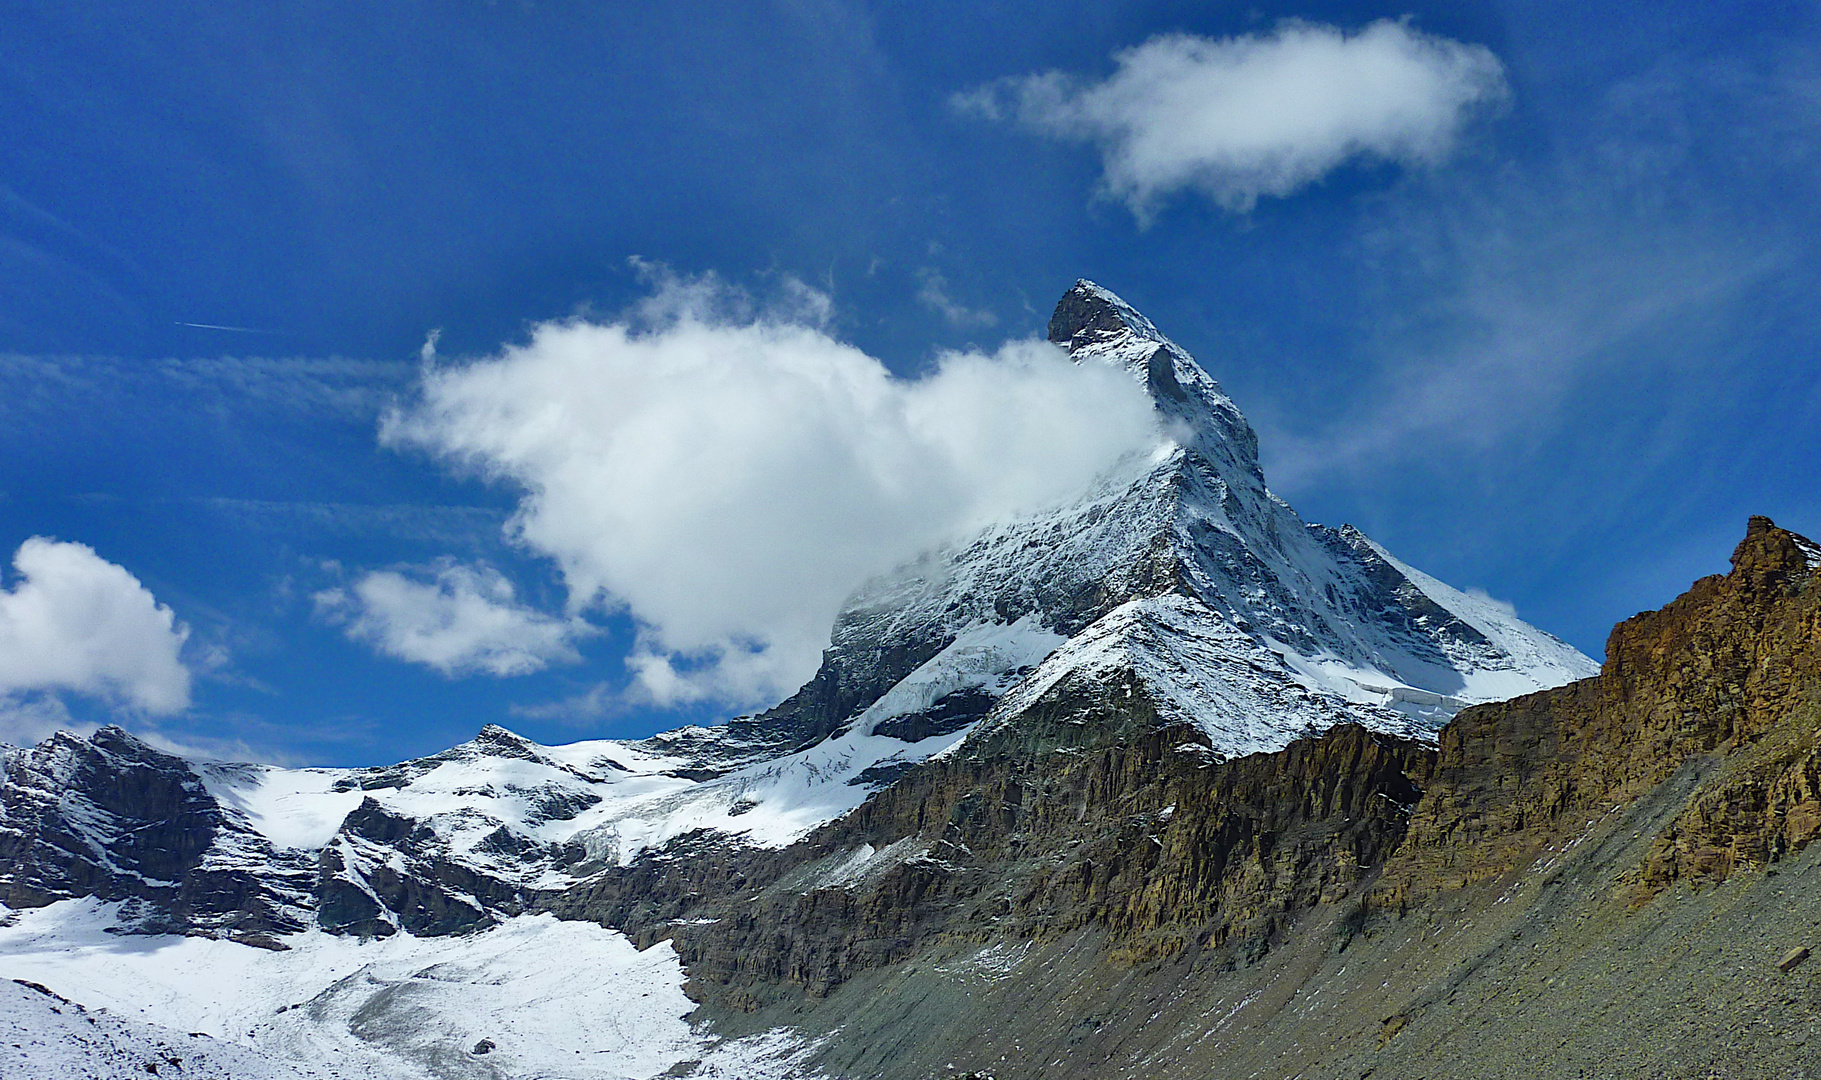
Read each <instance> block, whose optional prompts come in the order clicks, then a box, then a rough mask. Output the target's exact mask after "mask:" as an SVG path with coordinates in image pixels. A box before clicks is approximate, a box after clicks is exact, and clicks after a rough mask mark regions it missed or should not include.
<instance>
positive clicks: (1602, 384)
mask: <svg viewBox="0 0 1821 1080" xmlns="http://www.w3.org/2000/svg"><path fill="white" fill-rule="evenodd" d="M1812 90H1813V84H1812V83H1811V82H1810V81H1809V80H1808V79H1806V78H1791V77H1789V73H1787V72H1785V73H1781V74H1776V75H1766V74H1764V73H1757V74H1754V75H1751V76H1749V77H1748V76H1746V75H1745V74H1744V73H1742V72H1740V71H1738V70H1736V69H1733V68H1717V67H1712V66H1708V67H1686V66H1677V65H1670V64H1666V65H1665V66H1664V67H1663V68H1661V69H1659V70H1657V71H1654V72H1652V73H1650V74H1649V75H1648V76H1645V77H1642V78H1639V79H1634V80H1631V81H1628V82H1626V83H1624V84H1621V85H1619V86H1616V87H1614V88H1613V89H1612V90H1611V91H1610V92H1609V94H1608V95H1607V96H1606V98H1605V99H1604V100H1603V101H1602V102H1600V103H1598V104H1597V106H1596V107H1595V108H1594V109H1593V110H1592V111H1593V113H1594V115H1593V116H1592V117H1591V118H1590V122H1589V123H1587V124H1586V125H1585V128H1584V129H1583V130H1584V131H1585V132H1586V134H1585V135H1584V136H1583V137H1582V138H1580V139H1578V140H1576V141H1575V142H1572V143H1570V144H1568V145H1566V146H1564V147H1563V148H1562V149H1561V151H1560V153H1559V155H1558V156H1556V157H1554V158H1553V159H1551V160H1548V161H1546V162H1536V163H1526V164H1522V165H1520V164H1517V163H1507V164H1506V165H1504V166H1502V167H1500V168H1498V169H1497V170H1496V171H1493V172H1491V173H1490V174H1488V173H1484V172H1482V173H1478V174H1476V175H1473V176H1462V177H1458V178H1450V179H1446V180H1444V179H1441V178H1436V179H1434V180H1433V181H1432V182H1431V183H1429V184H1425V185H1421V186H1418V187H1413V188H1410V189H1407V190H1404V191H1400V192H1397V193H1394V194H1391V195H1388V196H1386V197H1385V198H1384V199H1383V200H1382V202H1381V203H1380V204H1379V205H1377V206H1376V207H1375V208H1374V209H1375V214H1374V215H1373V217H1372V219H1371V224H1370V226H1369V227H1368V228H1367V231H1366V232H1365V234H1364V235H1363V238H1362V240H1361V243H1360V248H1359V251H1358V256H1359V260H1360V263H1361V265H1362V266H1363V267H1365V268H1366V269H1365V273H1366V275H1367V276H1369V277H1370V279H1371V280H1372V281H1373V283H1374V284H1373V286H1372V289H1371V295H1372V296H1373V298H1374V300H1375V301H1376V304H1377V309H1378V312H1379V314H1378V316H1377V320H1376V322H1375V323H1374V324H1373V325H1371V326H1370V327H1368V328H1367V333H1366V334H1365V335H1363V337H1364V340H1365V342H1366V343H1365V346H1364V348H1363V350H1362V352H1363V353H1364V354H1365V356H1366V358H1368V359H1370V360H1372V361H1373V362H1374V364H1375V365H1376V366H1375V368H1374V369H1373V373H1372V374H1371V375H1370V376H1369V377H1368V378H1366V379H1364V380H1362V381H1360V382H1358V383H1356V384H1354V385H1353V386H1352V387H1351V388H1350V390H1349V392H1348V393H1347V394H1346V395H1345V397H1344V398H1342V399H1337V400H1343V401H1344V402H1346V404H1344V405H1343V407H1341V408H1339V409H1330V410H1327V411H1326V412H1325V418H1326V423H1325V425H1323V426H1321V427H1315V426H1313V425H1312V424H1311V423H1310V417H1309V416H1308V415H1306V414H1305V415H1303V416H1297V417H1276V418H1274V417H1272V416H1270V415H1269V414H1266V415H1263V416H1261V417H1260V419H1261V420H1262V421H1263V425H1264V426H1265V427H1267V428H1270V429H1273V430H1270V431H1268V437H1267V438H1266V439H1265V440H1264V443H1263V445H1264V446H1265V448H1266V451H1267V454H1268V459H1267V467H1268V468H1269V470H1270V476H1271V478H1272V481H1273V483H1274V484H1276V485H1278V486H1280V487H1282V488H1284V489H1285V490H1291V491H1294V490H1297V489H1300V488H1305V487H1307V486H1309V485H1311V484H1315V483H1319V482H1322V481H1323V480H1325V479H1333V478H1336V477H1344V476H1349V475H1353V476H1359V475H1365V474H1368V473H1372V472H1375V471H1383V470H1385V469H1387V468H1389V467H1392V466H1394V465H1395V464H1396V463H1397V462H1399V461H1401V460H1408V459H1411V458H1416V457H1424V458H1428V457H1433V456H1435V455H1436V454H1437V452H1438V451H1441V452H1445V453H1459V452H1461V451H1470V452H1471V453H1472V454H1473V455H1474V456H1475V457H1480V458H1483V457H1485V456H1486V455H1489V454H1496V453H1508V452H1509V451H1510V449H1511V448H1512V447H1514V446H1523V447H1534V446H1538V445H1541V444H1543V443H1545V442H1547V441H1549V440H1551V439H1553V438H1554V437H1555V436H1554V435H1553V434H1552V433H1554V432H1558V431H1559V430H1561V426H1562V424H1563V423H1564V422H1566V421H1568V420H1569V419H1571V418H1576V417H1578V418H1580V419H1582V420H1585V419H1587V417H1588V416H1589V415H1602V416H1605V417H1606V419H1605V420H1603V421H1600V422H1599V423H1600V426H1602V427H1606V428H1610V427H1611V426H1612V425H1613V424H1615V423H1617V422H1618V419H1617V416H1616V414H1617V413H1619V412H1622V411H1624V410H1627V409H1630V410H1636V409H1639V408H1650V409H1653V410H1654V412H1653V416H1652V417H1651V418H1650V421H1651V423H1653V424H1662V423H1668V422H1669V421H1670V419H1671V417H1670V415H1669V414H1668V413H1667V412H1665V411H1664V410H1670V409H1673V410H1674V411H1675V412H1676V413H1677V414H1678V415H1683V416H1684V419H1685V420H1686V421H1687V422H1688V423H1695V422H1696V421H1695V420H1694V419H1693V417H1692V416H1689V415H1687V414H1688V413H1689V412H1690V411H1692V412H1694V413H1696V414H1698V413H1699V411H1700V410H1702V409H1703V408H1706V407H1707V405H1708V404H1709V403H1710V402H1711V397H1712V395H1711V394H1708V395H1701V394H1695V395H1693V396H1692V397H1691V396H1690V395H1689V393H1688V391H1691V390H1693V389H1695V388H1697V387H1700V386H1702V385H1707V386H1709V387H1710V388H1712V389H1713V390H1716V391H1717V390H1719V389H1721V388H1723V387H1724V386H1726V385H1727V384H1728V382H1729V379H1728V377H1727V375H1726V372H1727V370H1728V369H1729V368H1730V367H1731V366H1733V365H1735V364H1737V363H1739V362H1740V361H1741V359H1742V358H1743V357H1745V356H1748V355H1750V354H1751V352H1752V350H1753V349H1754V348H1757V347H1758V343H1759V342H1761V338H1762V335H1763V333H1764V332H1765V330H1766V328H1767V327H1771V326H1777V327H1782V328H1784V329H1785V330H1787V329H1789V328H1790V327H1792V326H1794V325H1797V324H1801V323H1807V324H1810V325H1812V324H1814V323H1816V322H1817V321H1818V320H1816V318H1815V317H1814V316H1813V314H1812V312H1811V313H1807V314H1797V313H1796V312H1794V311H1790V312H1789V313H1788V314H1787V315H1785V316H1780V317H1778V318H1776V319H1774V320H1768V321H1767V320H1766V319H1765V318H1764V317H1763V313H1764V311H1766V310H1770V309H1783V308H1784V307H1785V306H1786V305H1788V304H1790V303H1792V302H1796V300H1795V297H1794V295H1793V294H1792V293H1791V291H1790V290H1791V289H1792V288H1796V287H1797V286H1796V282H1798V281H1799V280H1804V279H1806V278H1807V277H1811V276H1812V265H1811V261H1812V259H1813V256H1814V254H1815V250H1816V245H1815V243H1814V241H1813V240H1812V239H1810V237H1811V236H1812V233H1811V232H1810V231H1809V229H1807V228H1805V227H1803V226H1801V225H1798V224H1796V223H1797V222H1798V221H1811V222H1812V218H1813V215H1812V213H1810V212H1809V211H1808V210H1807V209H1806V208H1804V207H1802V206H1799V205H1791V204H1788V203H1787V202H1786V201H1785V200H1783V199H1781V198H1780V197H1779V196H1778V194H1777V192H1779V191H1780V190H1781V188H1782V185H1783V184H1785V183H1786V182H1787V179H1788V177H1789V176H1790V175H1791V174H1790V172H1789V170H1790V168H1791V166H1792V164H1796V163H1795V161H1794V158H1793V156H1792V149H1793V148H1794V146H1795V145H1796V140H1795V139H1793V138H1792V136H1793V135H1794V133H1793V132H1789V131H1787V130H1786V127H1787V125H1788V123H1789V119H1788V118H1789V117H1791V116H1794V115H1799V114H1800V113H1801V112H1802V111H1803V109H1804V106H1803V104H1802V95H1804V94H1812ZM1814 135H1821V125H1814V131H1813V132H1812V133H1811V136H1810V137H1811V138H1812V137H1813V136H1814ZM1792 215H1793V216H1792ZM1804 215H1806V217H1804ZM1805 267H1807V268H1806V269H1805ZM1798 291H1799V289H1798ZM1798 306H1801V305H1800V304H1799V303H1798ZM1647 403H1654V405H1647ZM1626 423H1627V424H1628V425H1630V426H1629V427H1628V432H1629V437H1630V439H1631V445H1630V449H1629V451H1628V452H1629V453H1630V454H1632V455H1633V458H1632V460H1633V462H1634V464H1635V463H1636V462H1637V461H1638V457H1637V456H1638V455H1642V454H1644V453H1646V452H1648V447H1647V446H1646V445H1645V444H1642V443H1640V442H1639V441H1637V434H1638V432H1637V430H1636V425H1635V424H1632V422H1630V421H1626ZM1675 426H1676V430H1678V431H1681V430H1684V423H1683V421H1676V425H1675ZM1588 434H1589V432H1588V431H1587V430H1583V432H1582V437H1586V436H1587V435H1588Z"/></svg>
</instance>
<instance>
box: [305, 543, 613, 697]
mask: <svg viewBox="0 0 1821 1080" xmlns="http://www.w3.org/2000/svg"><path fill="white" fill-rule="evenodd" d="M314 599H315V601H316V606H317V610H318V611H319V612H321V613H322V614H323V615H324V616H325V617H327V618H329V619H330V620H332V621H335V622H338V623H340V624H342V626H343V627H344V628H345V629H346V631H347V634H348V636H349V637H350V638H353V639H354V640H356V641H362V642H365V643H367V644H368V645H371V646H373V647H374V648H375V649H377V650H379V651H380V652H381V653H383V654H385V655H387V656H390V657H393V658H395V659H398V660H405V661H409V662H411V663H416V664H423V665H425V666H427V667H430V668H434V669H435V670H437V671H440V672H442V673H443V674H444V675H448V676H451V677H455V676H462V675H474V674H484V675H495V676H511V675H528V674H530V673H531V672H534V671H540V670H542V669H544V668H546V667H548V666H549V665H551V664H560V663H575V662H576V661H579V660H580V659H581V655H580V654H579V653H577V652H576V649H575V642H576V641H577V640H579V639H582V638H586V637H589V636H591V635H593V634H594V633H596V632H597V631H596V630H595V628H594V627H592V626H590V625H589V624H588V623H587V622H585V621H583V620H581V619H578V618H563V617H558V616H553V615H547V614H544V613H543V612H540V611H538V610H537V609H536V608H533V607H531V606H529V605H527V604H524V603H521V602H520V601H519V600H518V598H517V596H516V595H515V590H514V589H513V587H512V583H511V582H510V581H508V580H506V578H505V576H504V575H503V574H501V573H500V572H499V571H497V570H495V569H493V568H492V567H490V566H486V565H480V566H463V565H460V564H458V563H455V562H453V561H449V560H445V561H443V562H440V563H438V564H436V565H434V566H428V567H413V568H409V569H407V570H404V571H400V570H375V571H371V572H369V573H367V574H365V575H363V576H362V577H361V578H360V579H359V580H357V581H355V582H354V584H352V585H350V586H348V587H347V588H345V589H344V588H333V589H325V590H323V591H322V592H319V593H317V594H316V595H315V598H314Z"/></svg>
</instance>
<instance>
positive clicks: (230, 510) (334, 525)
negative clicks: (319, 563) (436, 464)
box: [196, 497, 506, 548]
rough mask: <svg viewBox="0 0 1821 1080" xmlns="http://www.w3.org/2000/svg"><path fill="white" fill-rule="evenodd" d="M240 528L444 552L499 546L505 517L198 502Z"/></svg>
mask: <svg viewBox="0 0 1821 1080" xmlns="http://www.w3.org/2000/svg"><path fill="white" fill-rule="evenodd" d="M196 501H197V502H199V503H201V505H203V506H206V507H207V508H209V509H211V510H213V511H215V512H217V513H219V514H221V515H223V516H224V517H227V518H231V519H233V520H234V521H235V522H237V523H238V524H241V525H244V526H249V527H253V528H259V529H265V530H270V531H273V532H277V533H281V534H284V535H296V534H298V533H300V532H304V531H310V532H320V533H323V534H327V535H330V536H336V537H350V536H357V537H383V538H385V539H389V540H404V541H409V542H413V543H422V544H426V545H437V546H441V547H444V548H450V547H474V546H477V545H479V544H481V543H483V542H484V543H486V544H497V543H498V542H499V531H500V526H501V525H503V524H505V521H506V514H505V513H504V512H503V511H500V510H495V509H493V508H491V507H485V506H435V505H429V504H424V503H378V504H375V503H343V502H310V501H298V500H274V499H231V498H220V497H210V498H203V499H199V500H196Z"/></svg>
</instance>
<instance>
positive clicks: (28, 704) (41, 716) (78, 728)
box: [0, 694, 98, 746]
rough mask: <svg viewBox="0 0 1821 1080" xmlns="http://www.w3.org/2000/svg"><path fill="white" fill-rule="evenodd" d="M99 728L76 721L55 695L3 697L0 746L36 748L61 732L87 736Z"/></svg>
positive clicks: (0, 700)
mask: <svg viewBox="0 0 1821 1080" xmlns="http://www.w3.org/2000/svg"><path fill="white" fill-rule="evenodd" d="M97 726H98V725H95V724H92V723H86V722H83V721H79V720H77V719H76V718H75V717H73V716H71V715H70V711H69V708H68V707H67V706H65V705H64V704H63V701H62V699H61V698H58V697H57V696H56V695H54V694H19V695H7V696H0V743H5V744H7V745H8V746H33V745H35V744H37V743H40V742H43V741H44V740H45V739H48V738H50V737H51V736H52V735H54V734H56V733H57V732H59V731H73V732H75V733H76V734H78V735H87V734H89V733H90V732H92V731H94V730H95V728H96V727H97Z"/></svg>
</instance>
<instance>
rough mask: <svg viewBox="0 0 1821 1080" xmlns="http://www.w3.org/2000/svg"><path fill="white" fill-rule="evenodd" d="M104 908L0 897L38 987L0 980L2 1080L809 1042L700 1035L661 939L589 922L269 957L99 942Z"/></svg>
mask: <svg viewBox="0 0 1821 1080" xmlns="http://www.w3.org/2000/svg"><path fill="white" fill-rule="evenodd" d="M118 908H119V905H116V904H104V903H100V902H98V901H95V900H92V899H86V900H65V901H60V902H58V903H55V904H52V905H50V906H48V907H44V908H38V909H34V910H29V911H23V912H10V911H8V910H7V909H5V908H4V907H0V974H3V975H4V976H5V977H6V978H7V979H10V980H24V981H26V982H30V983H35V984H38V985H39V986H41V987H43V988H45V989H46V990H48V991H50V993H49V994H46V993H44V992H43V991H39V990H34V989H31V988H28V987H25V986H22V985H20V984H19V983H17V982H6V983H0V1035H4V1036H6V1037H5V1038H0V1075H5V1076H6V1077H8V1078H9V1080H67V1078H69V1077H74V1076H97V1077H122V1078H124V1077H128V1076H134V1077H145V1076H147V1075H174V1076H231V1077H234V1078H235V1080H297V1078H303V1077H320V1078H323V1080H449V1078H458V1077H475V1078H476V1080H480V1078H487V1080H494V1078H498V1077H550V1078H555V1077H564V1078H570V1080H625V1078H632V1077H655V1076H659V1075H678V1074H675V1073H671V1072H669V1071H668V1070H670V1069H672V1068H673V1067H676V1066H677V1065H679V1063H682V1062H697V1063H698V1064H697V1065H696V1066H695V1071H694V1072H690V1073H688V1075H691V1076H698V1077H714V1076H738V1077H745V1078H750V1080H767V1078H772V1077H784V1076H802V1075H804V1073H803V1072H802V1071H801V1070H800V1068H799V1066H800V1065H801V1062H802V1061H803V1059H804V1058H805V1057H807V1056H808V1053H809V1052H810V1051H811V1050H813V1047H812V1046H809V1045H807V1044H805V1043H804V1042H803V1040H800V1039H793V1038H790V1037H788V1036H786V1035H784V1034H783V1033H773V1034H771V1035H769V1036H760V1037H757V1038H750V1039H742V1040H734V1041H726V1042H723V1041H719V1040H716V1039H713V1038H710V1037H707V1036H704V1035H702V1034H700V1033H699V1032H697V1031H696V1030H695V1029H694V1028H692V1027H691V1025H690V1023H689V1021H688V1014H689V1013H690V1012H691V1011H692V1010H693V1009H694V1008H695V1003H694V1002H691V1001H690V1000H689V999H688V998H687V997H685V996H684V995H683V991H682V984H683V970H682V966H681V965H680V964H679V963H678V962H677V958H676V954H675V953H674V952H673V951H672V950H671V948H670V945H669V944H668V943H664V944H660V945H655V946H653V947H651V948H649V949H646V950H645V951H643V952H640V951H639V950H638V949H635V948H634V947H633V946H632V944H631V943H630V942H629V941H627V940H626V938H625V937H624V936H623V935H621V934H618V933H615V932H614V931H611V930H604V929H602V928H600V927H598V926H594V925H592V924H590V923H578V922H559V921H557V920H556V919H555V918H554V917H553V916H549V915H540V916H520V917H518V918H515V919H511V920H508V921H506V922H504V923H502V924H501V925H499V926H496V927H493V928H492V929H489V930H485V931H482V932H479V933H475V934H468V935H452V936H444V937H435V938H420V937H415V936H412V935H410V934H399V935H396V936H394V937H390V938H385V939H377V940H366V941H363V940H360V939H358V938H352V937H346V936H342V935H335V934H327V933H323V932H322V931H316V930H313V931H309V932H306V933H301V934H295V935H291V936H290V937H288V938H286V939H285V944H287V945H288V946H289V948H288V949H287V950H286V951H283V952H272V951H268V950H264V949H254V948H249V947H247V946H245V945H240V944H236V943H234V942H229V941H217V940H211V939H208V938H199V937H178V936H171V935H150V936H148V935H121V934H117V933H111V932H109V931H110V930H112V929H115V928H117V926H118V923H117V917H118V915H119V910H118ZM52 995H55V996H52ZM14 1044H17V1046H18V1048H17V1049H14ZM477 1049H478V1050H481V1051H482V1052H479V1053H477V1052H476V1051H477ZM148 1064H151V1065H154V1066H156V1067H158V1069H159V1070H160V1071H159V1072H157V1073H153V1072H152V1070H150V1069H148V1068H147V1067H146V1066H147V1065H148Z"/></svg>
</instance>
